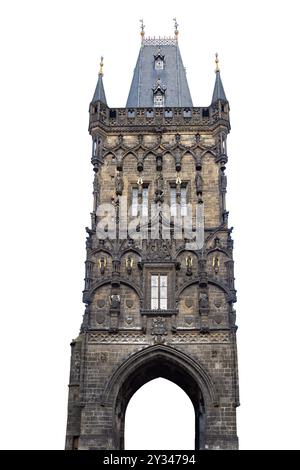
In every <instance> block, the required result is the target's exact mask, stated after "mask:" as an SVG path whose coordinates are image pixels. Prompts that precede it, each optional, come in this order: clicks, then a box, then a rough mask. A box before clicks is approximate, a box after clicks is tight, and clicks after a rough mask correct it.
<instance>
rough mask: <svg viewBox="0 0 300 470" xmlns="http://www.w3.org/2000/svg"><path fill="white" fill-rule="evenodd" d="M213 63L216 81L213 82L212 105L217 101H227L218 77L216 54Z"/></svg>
mask: <svg viewBox="0 0 300 470" xmlns="http://www.w3.org/2000/svg"><path fill="white" fill-rule="evenodd" d="M215 62H216V81H215V87H214V92H213V96H212V100H211V102H212V103H214V102H215V101H218V100H223V101H227V98H226V95H225V91H224V88H223V84H222V80H221V75H220V69H219V59H218V54H216V60H215Z"/></svg>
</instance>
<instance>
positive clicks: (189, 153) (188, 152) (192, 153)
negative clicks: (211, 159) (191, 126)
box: [181, 148, 196, 161]
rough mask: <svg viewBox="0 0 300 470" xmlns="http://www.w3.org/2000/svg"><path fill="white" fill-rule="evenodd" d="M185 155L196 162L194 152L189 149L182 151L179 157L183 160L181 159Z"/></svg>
mask: <svg viewBox="0 0 300 470" xmlns="http://www.w3.org/2000/svg"><path fill="white" fill-rule="evenodd" d="M187 154H188V155H191V157H193V159H194V160H195V161H196V155H195V152H194V151H193V150H192V149H191V148H189V149H186V150H184V151H183V152H182V155H181V157H182V158H183V157H184V156H185V155H187Z"/></svg>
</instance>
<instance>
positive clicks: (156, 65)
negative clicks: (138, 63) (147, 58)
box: [155, 59, 164, 70]
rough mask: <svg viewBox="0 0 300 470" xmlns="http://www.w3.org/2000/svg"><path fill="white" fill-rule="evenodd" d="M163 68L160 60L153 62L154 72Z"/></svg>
mask: <svg viewBox="0 0 300 470" xmlns="http://www.w3.org/2000/svg"><path fill="white" fill-rule="evenodd" d="M163 68H164V62H163V60H161V59H156V61H155V69H156V70H163Z"/></svg>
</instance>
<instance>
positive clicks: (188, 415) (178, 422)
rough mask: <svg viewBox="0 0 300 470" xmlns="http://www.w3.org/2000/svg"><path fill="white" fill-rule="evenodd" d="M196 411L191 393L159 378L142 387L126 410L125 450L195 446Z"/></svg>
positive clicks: (170, 448) (171, 448)
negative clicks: (189, 394)
mask: <svg viewBox="0 0 300 470" xmlns="http://www.w3.org/2000/svg"><path fill="white" fill-rule="evenodd" d="M194 448H195V411H194V407H193V404H192V402H191V400H190V398H189V397H188V395H187V394H186V393H185V392H184V391H183V390H182V389H181V388H180V387H178V386H177V385H175V384H174V383H173V382H171V381H169V380H166V379H163V378H158V379H153V380H151V381H149V382H147V383H146V384H145V385H143V386H142V387H140V388H139V390H137V392H136V393H135V394H134V395H133V396H132V398H131V399H130V401H129V403H128V406H127V409H126V413H125V450H140V449H144V450H150V449H151V450H162V449H165V450H168V449H169V450H192V449H194Z"/></svg>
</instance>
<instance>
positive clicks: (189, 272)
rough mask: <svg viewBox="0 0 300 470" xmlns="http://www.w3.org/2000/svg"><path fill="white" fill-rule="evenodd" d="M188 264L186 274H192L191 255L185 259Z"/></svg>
mask: <svg viewBox="0 0 300 470" xmlns="http://www.w3.org/2000/svg"><path fill="white" fill-rule="evenodd" d="M185 264H186V275H187V276H191V275H192V274H193V258H192V257H191V256H190V255H189V256H188V257H187V258H186V259H185Z"/></svg>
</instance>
